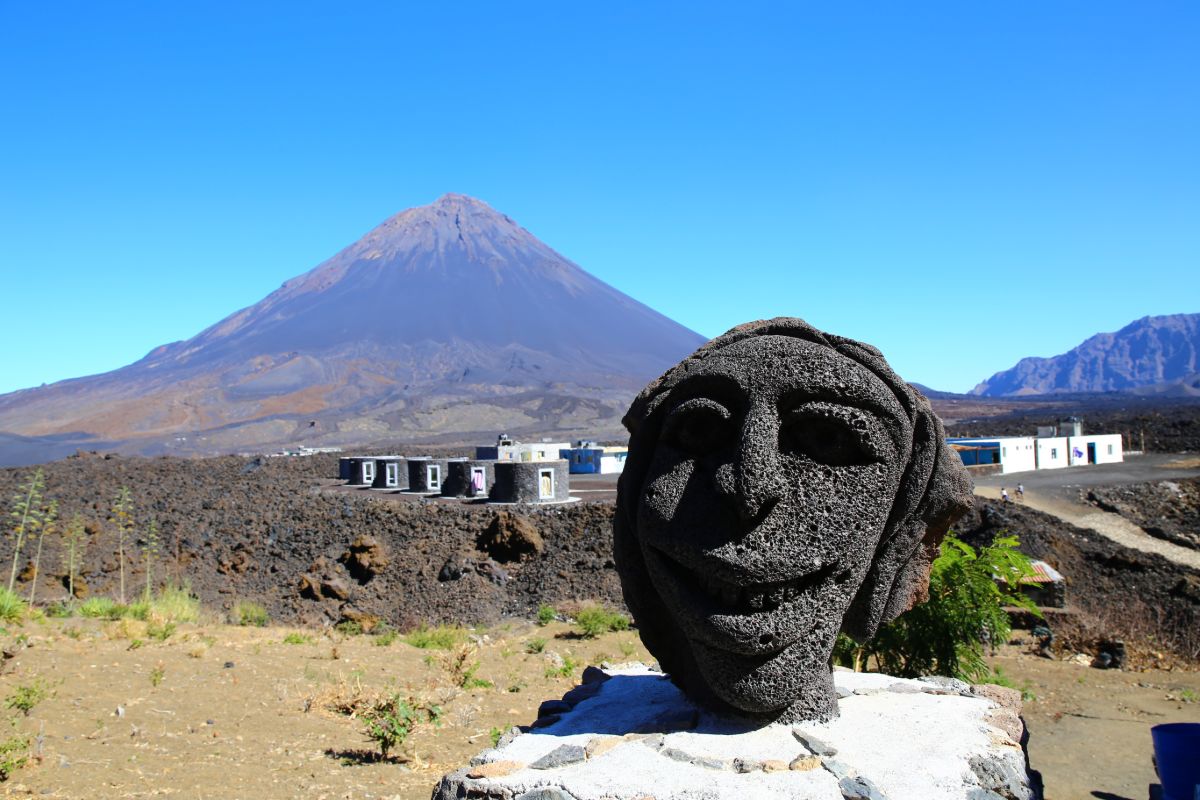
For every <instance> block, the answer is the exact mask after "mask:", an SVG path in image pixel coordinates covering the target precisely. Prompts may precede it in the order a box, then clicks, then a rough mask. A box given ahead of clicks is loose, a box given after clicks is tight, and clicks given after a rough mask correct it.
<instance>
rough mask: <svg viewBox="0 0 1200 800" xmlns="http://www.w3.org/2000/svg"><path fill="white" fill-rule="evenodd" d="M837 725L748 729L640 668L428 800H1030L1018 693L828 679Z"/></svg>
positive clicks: (567, 703)
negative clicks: (837, 714) (834, 692)
mask: <svg viewBox="0 0 1200 800" xmlns="http://www.w3.org/2000/svg"><path fill="white" fill-rule="evenodd" d="M834 684H835V686H836V687H837V690H838V696H839V700H838V706H839V709H840V711H841V716H840V717H838V718H837V719H835V720H833V721H832V722H826V723H812V724H808V723H801V724H797V725H768V726H765V727H764V726H755V725H754V724H752V723H748V722H746V721H744V720H740V719H736V718H730V717H725V716H720V715H716V714H713V713H711V712H708V711H706V710H704V709H701V708H699V707H697V706H696V705H695V704H693V703H692V702H691V701H689V700H688V699H687V698H686V697H684V696H683V694H682V693H681V692H680V691H679V689H677V688H676V687H675V685H674V684H672V683H671V682H670V680H668V679H667V678H666V677H665V676H664V675H663V674H662V673H660V672H657V671H654V670H651V669H648V668H646V667H644V666H642V665H640V664H639V665H628V666H626V667H623V668H619V669H612V670H607V671H601V670H598V669H595V668H592V667H589V668H588V669H587V670H586V671H585V672H584V683H583V684H581V685H580V686H577V687H575V688H574V689H572V690H571V691H570V692H568V693H567V694H566V695H565V696H564V697H563V699H562V700H551V701H547V702H545V703H543V704H542V708H541V711H540V715H539V718H538V721H537V722H535V723H534V724H533V726H531V727H530V728H529V729H527V731H523V730H522V729H518V728H513V729H512V730H511V731H509V733H507V734H505V736H504V737H503V738H502V739H501V740H500V742H499V744H498V746H497V747H496V748H494V749H492V750H487V751H485V752H483V753H481V754H480V755H479V756H477V757H476V758H474V759H473V760H472V762H471V765H470V766H468V767H465V768H463V769H460V770H456V771H455V772H452V773H450V774H448V775H446V776H445V777H444V778H442V780H441V782H440V783H439V784H438V786H437V788H436V789H435V790H434V793H433V800H451V799H452V798H453V799H454V800H458V799H459V798H490V799H492V800H667V798H681V799H682V798H689V799H692V798H694V799H695V800H700V798H705V799H706V800H707V799H708V798H712V800H718V799H721V800H724V799H725V798H728V799H729V800H734V799H735V798H736V799H737V800H744V799H745V798H755V799H757V798H763V800H766V798H800V799H804V798H809V799H811V800H817V799H818V798H819V799H820V800H826V799H828V800H851V799H853V798H858V799H861V800H909V799H910V798H911V800H938V799H939V798H946V800H949V798H956V799H957V798H970V800H1002V799H1003V800H1036V798H1038V797H1039V796H1040V792H1039V790H1038V789H1039V785H1040V781H1038V780H1037V774H1036V773H1030V772H1029V771H1028V769H1027V761H1026V757H1025V752H1024V751H1023V749H1022V744H1021V742H1022V740H1023V739H1024V723H1023V722H1022V720H1021V718H1020V706H1021V698H1020V694H1019V693H1017V692H1015V691H1013V690H1011V689H1004V688H1001V687H997V686H970V685H968V684H966V683H963V682H962V681H956V680H953V679H947V678H925V679H921V680H907V679H902V678H893V677H890V676H888V675H879V674H873V673H854V672H843V671H836V672H835V673H834Z"/></svg>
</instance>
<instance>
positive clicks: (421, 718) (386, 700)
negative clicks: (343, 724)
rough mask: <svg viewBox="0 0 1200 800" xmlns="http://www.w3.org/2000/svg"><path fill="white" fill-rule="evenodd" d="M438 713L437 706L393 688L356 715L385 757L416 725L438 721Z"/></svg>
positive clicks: (402, 742) (402, 741)
mask: <svg viewBox="0 0 1200 800" xmlns="http://www.w3.org/2000/svg"><path fill="white" fill-rule="evenodd" d="M441 714H442V710H441V708H439V707H438V706H431V705H426V704H424V703H419V702H417V701H415V700H413V699H412V698H411V697H401V696H400V694H399V693H397V692H394V693H392V694H389V695H387V696H385V697H382V698H380V699H378V700H376V701H375V702H374V703H372V704H371V705H370V706H369V707H368V708H367V709H365V710H364V711H362V712H360V714H359V719H361V720H362V722H363V726H364V730H363V732H364V733H365V734H366V736H367V738H368V739H370V740H371V741H373V742H375V744H377V745H378V746H379V753H380V755H381V756H382V757H383V758H384V759H387V757H388V753H389V752H390V751H391V750H392V748H395V747H400V746H401V745H403V744H404V742H405V740H406V739H408V737H409V735H410V734H411V733H412V732H413V730H415V729H416V727H417V726H418V725H421V724H424V723H428V722H432V723H437V722H438V720H439V718H440V717H441Z"/></svg>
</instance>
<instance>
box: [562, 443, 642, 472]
mask: <svg viewBox="0 0 1200 800" xmlns="http://www.w3.org/2000/svg"><path fill="white" fill-rule="evenodd" d="M558 452H559V456H560V457H561V458H565V459H566V460H567V464H568V465H569V469H570V472H571V474H573V475H611V474H615V473H620V472H621V471H622V470H624V469H625V459H626V458H627V457H628V456H629V448H628V447H605V446H602V445H598V444H596V443H595V442H587V441H579V442H576V443H575V444H574V446H573V447H568V448H565V449H563V450H560V451H558Z"/></svg>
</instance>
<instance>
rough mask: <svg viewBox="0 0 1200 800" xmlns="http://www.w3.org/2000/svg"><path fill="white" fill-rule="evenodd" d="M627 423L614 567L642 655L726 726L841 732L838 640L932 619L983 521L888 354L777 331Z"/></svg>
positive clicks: (730, 347)
mask: <svg viewBox="0 0 1200 800" xmlns="http://www.w3.org/2000/svg"><path fill="white" fill-rule="evenodd" d="M624 423H625V426H626V427H627V428H628V429H629V433H630V440H629V457H628V459H627V461H626V465H625V470H624V472H623V474H622V475H621V480H620V484H619V489H618V497H617V513H616V517H615V522H614V550H615V555H616V563H617V570H618V571H619V573H620V576H621V585H622V589H623V591H624V594H625V601H626V603H627V604H628V606H629V608H630V610H631V611H632V612H633V615H634V617H635V619H636V620H637V624H638V627H639V630H640V631H641V636H642V640H643V641H644V642H645V644H646V647H647V648H648V649H649V650H650V652H651V653H653V654H654V656H655V657H656V658H658V660H659V663H660V664H661V665H662V667H663V669H664V670H665V671H666V672H667V673H669V674H670V675H671V677H672V679H673V680H674V681H675V682H676V683H678V684H679V685H680V686H681V687H682V688H683V689H684V690H685V691H687V692H688V693H689V694H691V695H692V696H693V697H695V698H697V699H699V700H700V701H702V702H704V703H706V704H708V705H710V706H712V707H715V708H717V709H720V710H724V711H731V712H734V713H738V714H741V715H744V716H750V717H754V718H758V719H762V720H764V721H780V722H792V721H797V720H801V719H829V718H831V717H833V716H836V715H837V703H836V697H835V695H834V692H833V682H832V677H831V674H830V666H829V665H830V656H831V653H832V650H833V645H834V640H835V639H836V637H837V634H838V632H839V631H842V632H845V633H847V634H849V635H850V636H852V637H854V638H855V639H858V640H860V641H863V640H866V639H869V638H870V637H871V636H873V635H874V634H875V631H876V630H877V629H878V627H879V626H880V625H881V624H882V623H884V622H886V621H888V620H891V619H892V618H894V617H896V616H897V615H898V614H900V613H901V612H903V611H905V610H907V609H908V608H910V607H912V605H913V604H914V603H916V602H919V601H921V600H923V599H924V598H925V596H926V592H927V590H928V583H929V566H930V561H931V559H932V558H933V556H934V555H936V551H937V546H938V544H939V543H940V542H941V539H942V537H943V536H944V535H945V533H946V530H947V528H948V527H949V526H950V523H951V522H952V521H953V520H955V519H956V518H958V517H959V516H960V515H961V514H962V513H964V512H965V511H966V509H967V508H968V503H969V502H970V481H969V479H968V477H967V474H966V470H965V469H964V468H963V466H962V464H961V462H960V460H959V459H958V457H957V456H956V455H955V454H954V453H953V451H951V450H950V449H949V448H948V447H947V446H946V445H945V443H944V434H943V432H942V426H941V423H940V422H939V421H938V419H937V417H935V416H934V415H933V412H932V411H931V409H930V406H929V402H928V400H926V399H925V397H924V396H923V395H921V393H920V392H918V391H917V390H916V389H914V388H912V387H911V386H909V385H908V384H907V383H905V382H904V381H902V380H901V379H900V378H899V377H897V376H896V374H895V373H893V372H892V370H891V368H890V367H888V365H887V362H885V361H884V359H883V356H882V355H880V353H879V351H878V350H876V349H875V348H873V347H871V346H869V345H865V344H862V343H860V342H856V341H852V340H850V339H844V338H841V337H838V336H831V335H829V334H825V333H822V332H820V331H818V330H816V329H815V328H813V327H811V326H809V325H808V324H806V323H805V322H803V321H802V320H798V319H789V318H778V319H773V320H767V321H762V322H752V323H748V324H746V325H741V326H739V327H737V328H734V329H733V330H731V331H729V332H728V333H726V334H724V335H723V336H720V337H718V338H716V339H714V340H712V341H711V342H709V343H708V344H706V345H704V346H703V347H701V348H700V349H699V350H697V351H696V352H695V353H693V354H692V355H691V356H689V357H688V358H686V359H684V360H683V361H682V362H681V363H680V364H678V365H676V366H675V367H673V368H672V369H671V370H669V371H668V372H667V373H666V374H665V375H663V376H662V377H661V378H659V379H658V380H656V381H654V382H653V383H651V384H650V385H649V386H647V387H646V388H645V389H644V390H643V391H642V393H641V394H640V395H638V397H637V399H635V400H634V402H633V405H632V406H631V407H630V409H629V413H628V414H626V416H625V419H624Z"/></svg>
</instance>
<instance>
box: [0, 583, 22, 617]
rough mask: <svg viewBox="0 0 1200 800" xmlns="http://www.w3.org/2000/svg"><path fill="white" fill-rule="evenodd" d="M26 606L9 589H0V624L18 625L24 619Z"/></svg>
mask: <svg viewBox="0 0 1200 800" xmlns="http://www.w3.org/2000/svg"><path fill="white" fill-rule="evenodd" d="M27 609H28V606H27V605H25V601H24V600H22V599H21V598H20V597H18V596H17V593H16V592H14V591H11V590H10V589H5V588H3V587H0V622H7V623H10V624H13V625H19V624H21V622H22V621H24V619H25V612H26V611H27Z"/></svg>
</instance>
